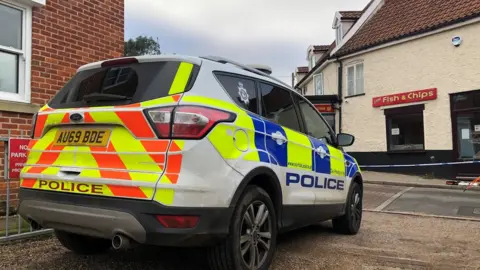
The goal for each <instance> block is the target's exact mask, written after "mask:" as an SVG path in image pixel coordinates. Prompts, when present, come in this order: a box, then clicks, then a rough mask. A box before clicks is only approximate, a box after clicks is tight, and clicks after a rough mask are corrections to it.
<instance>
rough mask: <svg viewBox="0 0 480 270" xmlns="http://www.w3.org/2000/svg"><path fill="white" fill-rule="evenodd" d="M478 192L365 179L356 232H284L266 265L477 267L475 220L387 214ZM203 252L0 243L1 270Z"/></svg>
mask: <svg viewBox="0 0 480 270" xmlns="http://www.w3.org/2000/svg"><path fill="white" fill-rule="evenodd" d="M478 196H480V193H478V192H473V191H472V192H470V191H467V192H465V193H464V192H461V191H454V190H442V189H424V188H408V189H407V188H406V187H398V186H382V185H370V184H366V185H365V203H364V206H365V208H366V209H369V210H371V211H375V210H376V211H380V212H369V211H365V212H364V219H363V224H362V229H361V231H360V233H359V234H358V235H355V236H342V235H337V234H335V233H333V232H332V230H331V223H330V222H325V223H322V224H320V225H317V226H311V227H308V228H305V229H301V230H297V231H295V232H292V233H288V234H286V235H283V236H281V237H280V239H279V245H278V252H277V255H276V257H275V260H274V264H273V266H272V268H271V269H274V270H276V269H292V270H294V269H327V270H329V269H362V270H370V269H480V260H479V257H478V254H480V245H479V244H478V243H480V230H478V228H479V225H480V223H479V222H478V221H468V220H453V219H445V218H435V217H425V216H409V215H398V214H392V213H391V212H392V211H395V212H415V213H417V214H437V215H451V216H455V217H465V213H466V212H468V211H466V210H465V207H471V208H473V209H476V208H477V207H480V200H479V199H476V198H479V197H478ZM462 207H463V208H462ZM471 212H472V213H473V212H474V210H472V211H471ZM475 215H476V214H475ZM479 216H480V215H479ZM479 220H480V219H479ZM203 258H204V257H203V254H202V253H201V252H200V251H197V250H193V252H188V253H185V252H180V251H179V250H176V249H168V248H167V249H164V248H150V247H148V248H139V249H136V250H133V251H127V252H113V251H112V252H109V253H107V254H105V255H101V256H92V257H88V256H76V255H74V254H72V253H70V252H68V251H67V250H65V249H64V248H63V247H61V246H60V245H59V244H58V242H57V241H56V240H55V239H54V238H51V237H44V238H39V239H36V240H30V241H23V242H12V243H11V244H8V245H4V246H0V269H52V270H55V269H69V270H74V269H135V268H137V269H171V268H173V269H207V268H206V267H205V266H204V259H203Z"/></svg>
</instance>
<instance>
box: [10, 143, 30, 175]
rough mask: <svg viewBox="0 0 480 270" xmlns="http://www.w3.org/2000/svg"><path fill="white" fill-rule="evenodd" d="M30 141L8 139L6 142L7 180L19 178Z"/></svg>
mask: <svg viewBox="0 0 480 270" xmlns="http://www.w3.org/2000/svg"><path fill="white" fill-rule="evenodd" d="M29 142H30V139H20V138H10V139H9V140H8V179H18V178H20V171H21V170H22V169H23V166H24V165H25V162H27V153H28V143H29Z"/></svg>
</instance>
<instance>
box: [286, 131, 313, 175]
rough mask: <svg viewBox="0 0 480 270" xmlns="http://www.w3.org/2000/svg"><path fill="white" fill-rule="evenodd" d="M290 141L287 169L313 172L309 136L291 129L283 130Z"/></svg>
mask: <svg viewBox="0 0 480 270" xmlns="http://www.w3.org/2000/svg"><path fill="white" fill-rule="evenodd" d="M283 130H284V131H285V134H286V136H287V140H288V146H287V167H288V168H294V169H298V170H307V171H311V170H312V166H313V164H312V147H311V143H310V140H309V139H308V136H306V135H304V134H301V133H299V132H296V131H293V130H291V129H289V128H283Z"/></svg>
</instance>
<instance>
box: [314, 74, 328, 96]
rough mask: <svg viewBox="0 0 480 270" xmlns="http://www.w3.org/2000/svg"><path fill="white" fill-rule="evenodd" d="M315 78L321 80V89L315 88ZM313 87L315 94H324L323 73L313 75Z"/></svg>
mask: <svg viewBox="0 0 480 270" xmlns="http://www.w3.org/2000/svg"><path fill="white" fill-rule="evenodd" d="M317 79H319V80H321V86H322V89H318V88H317ZM313 88H314V89H315V95H317V96H320V95H323V94H324V92H325V91H324V83H323V73H318V74H315V75H313Z"/></svg>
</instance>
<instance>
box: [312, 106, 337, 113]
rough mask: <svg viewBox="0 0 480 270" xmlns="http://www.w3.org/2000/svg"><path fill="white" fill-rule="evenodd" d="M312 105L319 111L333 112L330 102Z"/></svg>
mask: <svg viewBox="0 0 480 270" xmlns="http://www.w3.org/2000/svg"><path fill="white" fill-rule="evenodd" d="M314 106H315V108H317V110H318V111H319V112H321V113H333V107H332V105H330V104H315V105H314Z"/></svg>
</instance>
